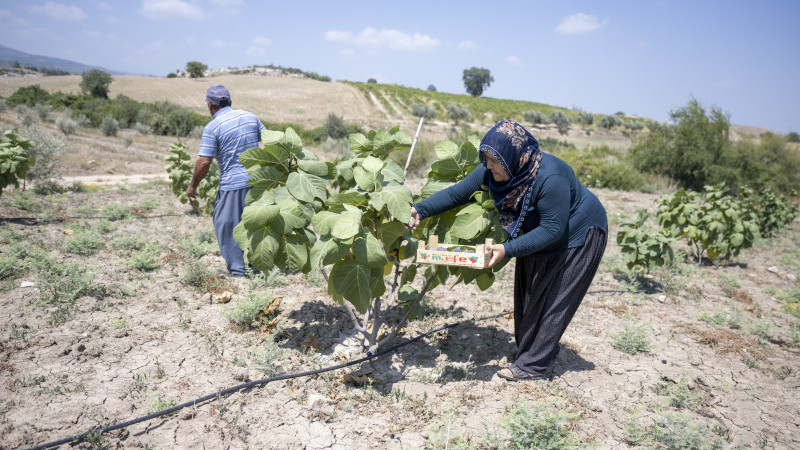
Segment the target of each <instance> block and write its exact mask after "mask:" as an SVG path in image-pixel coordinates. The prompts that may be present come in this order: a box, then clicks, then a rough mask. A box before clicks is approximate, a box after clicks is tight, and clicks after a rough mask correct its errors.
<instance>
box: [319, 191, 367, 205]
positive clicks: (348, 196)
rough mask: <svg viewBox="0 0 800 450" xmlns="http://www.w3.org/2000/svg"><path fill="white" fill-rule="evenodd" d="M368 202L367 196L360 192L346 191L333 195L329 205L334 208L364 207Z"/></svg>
mask: <svg viewBox="0 0 800 450" xmlns="http://www.w3.org/2000/svg"><path fill="white" fill-rule="evenodd" d="M367 202H369V197H367V194H365V193H363V192H358V191H346V192H339V193H336V194H333V195H331V196H330V198H328V201H327V204H328V206H329V207H331V208H333V207H336V206H342V205H353V206H364V205H365V204H367Z"/></svg>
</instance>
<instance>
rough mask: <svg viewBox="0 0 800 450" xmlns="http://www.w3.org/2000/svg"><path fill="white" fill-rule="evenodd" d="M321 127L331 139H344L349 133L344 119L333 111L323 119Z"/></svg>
mask: <svg viewBox="0 0 800 450" xmlns="http://www.w3.org/2000/svg"><path fill="white" fill-rule="evenodd" d="M322 129H323V130H324V133H325V135H326V136H329V137H331V138H333V139H344V138H346V137H347V136H349V135H350V131H349V130H348V129H347V125H345V123H344V119H342V118H341V117H339V116H337V115H336V114H334V113H330V114H328V118H327V119H325V124H324V125H323V126H322Z"/></svg>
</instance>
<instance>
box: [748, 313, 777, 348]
mask: <svg viewBox="0 0 800 450" xmlns="http://www.w3.org/2000/svg"><path fill="white" fill-rule="evenodd" d="M770 328H772V320H771V319H770V318H769V317H765V318H763V319H761V320H759V321H758V322H755V323H753V324H752V325H751V326H750V333H752V334H753V335H754V336H756V337H757V338H758V342H759V343H760V344H763V343H764V341H767V340H769V337H768V336H767V333H768V332H769V329H770Z"/></svg>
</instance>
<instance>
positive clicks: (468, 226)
mask: <svg viewBox="0 0 800 450" xmlns="http://www.w3.org/2000/svg"><path fill="white" fill-rule="evenodd" d="M488 226H489V220H488V219H487V218H486V217H485V213H484V211H483V208H482V207H481V206H480V205H476V204H474V203H471V204H469V205H467V206H465V207H464V208H462V209H461V211H459V212H458V214H456V220H455V222H453V228H452V230H451V231H452V234H453V236H455V237H457V238H459V239H466V240H471V239H474V238H476V237H477V236H478V235H480V234H482V233H483V232H484V230H485V229H486V228H487V227H488Z"/></svg>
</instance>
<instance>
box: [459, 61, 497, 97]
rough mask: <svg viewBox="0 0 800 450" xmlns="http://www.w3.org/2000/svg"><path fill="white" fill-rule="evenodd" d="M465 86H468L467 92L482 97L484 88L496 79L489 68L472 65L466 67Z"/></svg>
mask: <svg viewBox="0 0 800 450" xmlns="http://www.w3.org/2000/svg"><path fill="white" fill-rule="evenodd" d="M463 79H464V87H466V88H467V93H468V94H469V95H471V96H473V97H480V96H481V94H483V91H484V89H486V88H487V87H489V85H490V84H492V81H494V77H493V76H492V74H491V72H489V69H484V68H482V67H471V68H469V69H464V77H463Z"/></svg>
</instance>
